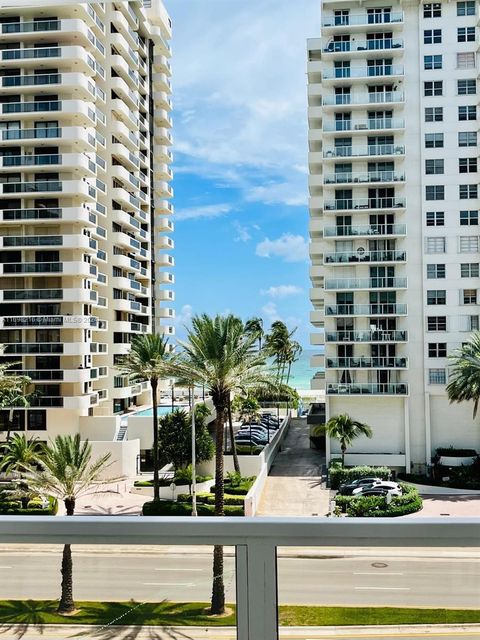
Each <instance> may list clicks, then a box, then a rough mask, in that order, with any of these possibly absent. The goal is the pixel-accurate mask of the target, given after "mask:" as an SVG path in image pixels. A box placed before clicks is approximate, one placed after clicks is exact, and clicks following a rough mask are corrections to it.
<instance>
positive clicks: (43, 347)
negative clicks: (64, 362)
mask: <svg viewBox="0 0 480 640" xmlns="http://www.w3.org/2000/svg"><path fill="white" fill-rule="evenodd" d="M3 352H4V354H11V353H14V354H37V353H39V354H40V353H41V354H43V353H56V354H59V353H63V342H24V343H23V344H19V343H12V344H5V345H4V351H3Z"/></svg>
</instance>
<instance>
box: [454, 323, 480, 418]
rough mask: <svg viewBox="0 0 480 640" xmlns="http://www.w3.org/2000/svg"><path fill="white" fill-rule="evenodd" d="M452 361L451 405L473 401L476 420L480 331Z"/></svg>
mask: <svg viewBox="0 0 480 640" xmlns="http://www.w3.org/2000/svg"><path fill="white" fill-rule="evenodd" d="M450 361H451V363H452V364H451V370H450V375H449V382H448V384H447V387H446V390H447V395H448V399H449V400H450V402H451V403H453V402H465V401H469V400H471V401H473V418H474V419H475V417H476V415H477V411H478V404H479V401H480V331H475V332H474V333H472V335H471V337H470V340H469V341H468V342H466V343H465V344H463V345H462V346H461V347H460V349H457V350H456V351H455V352H454V353H453V354H452V355H451V357H450Z"/></svg>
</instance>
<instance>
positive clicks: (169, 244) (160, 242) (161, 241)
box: [155, 236, 175, 250]
mask: <svg viewBox="0 0 480 640" xmlns="http://www.w3.org/2000/svg"><path fill="white" fill-rule="evenodd" d="M155 245H156V248H157V249H160V250H163V249H174V248H175V242H174V241H173V240H172V238H169V237H168V236H160V237H159V238H158V239H157V241H156V243H155Z"/></svg>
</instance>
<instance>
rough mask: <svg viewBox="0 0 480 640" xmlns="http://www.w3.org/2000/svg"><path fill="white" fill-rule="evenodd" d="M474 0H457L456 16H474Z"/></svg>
mask: <svg viewBox="0 0 480 640" xmlns="http://www.w3.org/2000/svg"><path fill="white" fill-rule="evenodd" d="M474 15H475V0H467V1H466V2H457V16H474Z"/></svg>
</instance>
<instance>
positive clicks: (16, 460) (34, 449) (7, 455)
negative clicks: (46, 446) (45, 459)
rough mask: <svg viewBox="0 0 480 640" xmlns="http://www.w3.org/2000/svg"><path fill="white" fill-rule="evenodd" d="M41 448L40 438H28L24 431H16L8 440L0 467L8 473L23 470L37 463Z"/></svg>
mask: <svg viewBox="0 0 480 640" xmlns="http://www.w3.org/2000/svg"><path fill="white" fill-rule="evenodd" d="M39 449H40V447H39V440H38V438H27V436H26V435H25V434H24V433H22V434H19V433H15V434H14V435H13V438H12V439H11V440H8V441H7V444H6V447H5V450H4V453H3V457H2V460H1V461H0V469H1V470H2V471H5V472H6V473H10V472H11V471H17V472H21V471H23V469H24V468H25V467H28V466H29V465H32V464H34V463H35V460H36V456H37V454H38V453H39Z"/></svg>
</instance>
